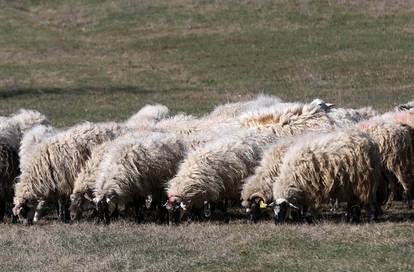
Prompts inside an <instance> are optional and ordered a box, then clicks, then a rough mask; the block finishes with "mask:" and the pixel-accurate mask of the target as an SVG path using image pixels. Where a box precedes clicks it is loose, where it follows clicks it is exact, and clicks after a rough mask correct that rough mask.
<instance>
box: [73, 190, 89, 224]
mask: <svg viewBox="0 0 414 272" xmlns="http://www.w3.org/2000/svg"><path fill="white" fill-rule="evenodd" d="M93 204H94V202H93V200H92V198H91V197H90V196H89V195H88V193H84V194H82V193H74V194H72V195H71V196H70V207H69V211H70V219H71V220H72V221H78V220H80V219H81V217H82V212H83V211H85V210H90V209H91V208H92V207H93Z"/></svg>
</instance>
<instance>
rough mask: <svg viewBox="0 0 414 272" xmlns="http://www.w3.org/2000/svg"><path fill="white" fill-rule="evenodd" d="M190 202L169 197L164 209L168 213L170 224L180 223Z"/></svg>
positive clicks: (176, 197)
mask: <svg viewBox="0 0 414 272" xmlns="http://www.w3.org/2000/svg"><path fill="white" fill-rule="evenodd" d="M188 202H189V201H184V200H183V198H181V197H178V196H169V197H168V200H167V203H165V205H164V207H165V208H166V209H167V211H168V217H169V223H170V224H173V223H179V222H180V221H181V219H182V218H183V216H184V214H185V212H186V211H187V209H188V204H189V203H188Z"/></svg>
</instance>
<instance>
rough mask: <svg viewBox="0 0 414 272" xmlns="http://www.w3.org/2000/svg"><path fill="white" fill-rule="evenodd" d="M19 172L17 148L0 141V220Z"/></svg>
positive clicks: (8, 202) (9, 202) (11, 194)
mask: <svg viewBox="0 0 414 272" xmlns="http://www.w3.org/2000/svg"><path fill="white" fill-rule="evenodd" d="M19 173H20V171H19V157H18V154H17V150H16V149H15V148H14V147H12V146H10V145H7V144H1V143H0V182H1V186H0V221H2V220H3V217H4V215H5V213H6V210H7V208H6V207H7V206H8V205H11V203H12V202H13V193H14V191H13V189H14V180H15V178H16V177H17V176H18V175H19ZM9 211H10V210H9Z"/></svg>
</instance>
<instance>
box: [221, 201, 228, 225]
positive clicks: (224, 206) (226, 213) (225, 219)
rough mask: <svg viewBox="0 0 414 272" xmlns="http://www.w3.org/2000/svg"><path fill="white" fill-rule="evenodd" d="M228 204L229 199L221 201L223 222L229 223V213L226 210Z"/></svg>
mask: <svg viewBox="0 0 414 272" xmlns="http://www.w3.org/2000/svg"><path fill="white" fill-rule="evenodd" d="M229 206H230V200H228V199H225V200H224V201H223V207H222V211H223V215H224V222H226V223H229V222H230V213H229V212H228V207H229Z"/></svg>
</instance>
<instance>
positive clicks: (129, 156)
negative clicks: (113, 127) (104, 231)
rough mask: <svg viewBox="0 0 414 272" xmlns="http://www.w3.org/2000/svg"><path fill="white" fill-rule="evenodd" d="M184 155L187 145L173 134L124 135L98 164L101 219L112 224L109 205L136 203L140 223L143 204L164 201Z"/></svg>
mask: <svg viewBox="0 0 414 272" xmlns="http://www.w3.org/2000/svg"><path fill="white" fill-rule="evenodd" d="M185 153H186V146H185V144H184V143H183V142H182V141H181V140H180V139H179V137H177V136H176V135H174V134H171V133H158V132H154V133H150V134H148V135H146V136H145V137H142V136H141V135H125V136H123V137H120V138H118V139H116V140H114V141H113V142H112V143H111V145H110V146H109V148H108V151H107V152H106V153H105V154H104V156H103V159H102V161H101V163H100V164H99V171H98V175H97V178H96V184H95V189H94V194H95V198H94V202H95V203H96V205H97V207H98V215H99V216H100V218H102V219H103V220H104V222H106V223H108V222H109V213H108V205H109V204H110V203H115V204H126V203H129V202H133V203H134V205H135V213H136V220H137V221H140V219H141V215H140V204H141V203H142V202H143V200H144V199H145V197H147V196H148V195H152V197H153V199H154V202H155V203H158V202H159V201H161V200H162V198H163V195H164V193H163V192H164V187H165V183H166V182H167V180H169V179H170V178H172V177H173V176H174V174H175V173H176V168H177V165H178V163H179V161H181V160H182V159H183V158H184V155H185Z"/></svg>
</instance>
